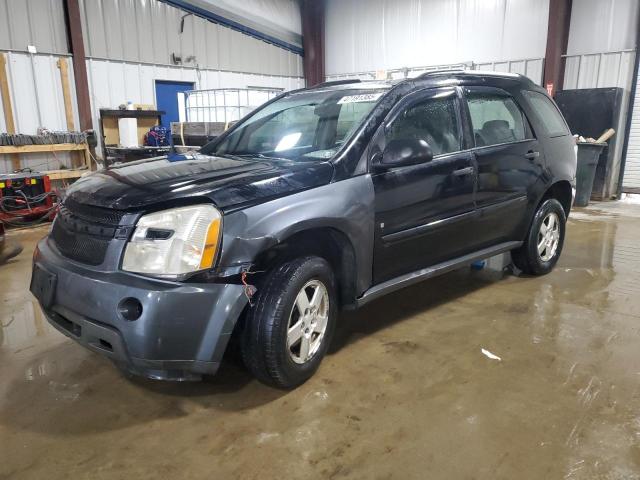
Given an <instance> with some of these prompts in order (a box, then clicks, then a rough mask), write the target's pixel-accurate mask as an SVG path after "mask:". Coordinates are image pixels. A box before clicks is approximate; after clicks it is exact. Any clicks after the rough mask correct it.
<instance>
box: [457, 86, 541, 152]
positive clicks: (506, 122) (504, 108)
mask: <svg viewBox="0 0 640 480" xmlns="http://www.w3.org/2000/svg"><path fill="white" fill-rule="evenodd" d="M466 97H467V104H468V105H469V114H470V116H471V124H472V126H473V134H474V137H475V142H476V147H487V146H490V145H500V144H503V143H511V142H519V141H521V140H526V139H527V138H531V134H530V131H529V128H527V124H526V119H525V118H524V116H523V114H522V111H521V110H520V108H519V107H518V105H517V104H516V102H515V101H514V100H513V99H512V98H511V97H509V96H506V95H500V94H493V93H485V92H467V95H466Z"/></svg>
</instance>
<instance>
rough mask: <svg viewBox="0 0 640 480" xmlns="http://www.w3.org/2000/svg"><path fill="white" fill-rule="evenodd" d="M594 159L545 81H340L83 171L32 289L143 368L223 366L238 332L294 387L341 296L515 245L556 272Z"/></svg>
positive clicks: (152, 373)
mask: <svg viewBox="0 0 640 480" xmlns="http://www.w3.org/2000/svg"><path fill="white" fill-rule="evenodd" d="M575 172H576V157H575V152H574V141H573V139H572V137H571V134H570V132H569V129H568V128H567V125H566V123H565V121H564V119H563V118H562V116H561V114H560V112H559V111H558V109H557V108H556V105H555V104H554V102H553V101H552V100H551V99H550V98H549V97H548V96H547V94H546V92H545V91H544V90H543V89H541V88H540V87H538V86H537V85H535V84H534V83H533V82H531V81H530V80H529V79H527V78H525V77H522V76H519V75H514V74H497V73H482V72H467V71H448V72H437V73H429V74H425V75H423V76H421V77H418V78H415V79H408V80H404V81H400V82H396V83H393V82H359V81H343V82H329V83H325V84H322V85H319V86H317V87H314V88H309V89H303V90H297V91H292V92H288V93H285V94H283V95H281V96H279V97H278V98H276V99H274V100H272V101H270V102H268V103H266V104H265V105H263V106H262V107H261V108H259V109H258V110H256V111H254V112H253V113H251V114H250V115H249V116H247V117H246V118H244V119H242V120H241V121H240V122H238V124H237V125H235V126H234V127H233V128H231V129H230V130H228V131H227V132H225V133H224V134H223V135H222V136H220V137H219V138H217V139H216V140H214V141H212V142H211V143H209V144H208V145H206V146H205V147H203V148H202V150H201V151H200V152H199V153H192V154H187V155H170V156H168V157H161V158H155V159H150V160H142V161H137V162H133V163H128V164H125V165H123V166H119V167H115V168H110V169H107V170H101V171H98V172H96V173H94V174H92V175H89V176H87V177H85V178H82V179H81V180H79V181H78V182H77V183H75V184H74V185H73V187H72V188H71V189H69V191H68V195H67V197H66V199H65V200H64V202H63V204H62V205H61V207H60V211H59V214H58V216H57V218H56V220H55V223H54V225H53V228H52V231H51V234H50V235H49V236H48V237H47V238H45V239H43V240H42V241H41V242H40V243H39V245H38V247H37V250H36V252H35V255H34V267H33V275H32V281H31V290H32V292H33V293H34V294H35V295H36V297H37V298H38V300H39V301H40V304H41V306H42V308H43V310H44V312H45V314H46V316H47V318H48V319H49V321H50V322H51V323H52V324H53V325H54V326H55V327H56V328H57V329H59V330H60V331H61V332H62V333H64V334H65V335H68V336H69V337H71V338H73V339H75V340H77V341H78V342H80V343H81V344H83V345H84V346H86V347H88V348H90V349H91V350H93V351H96V352H99V353H101V354H103V355H105V356H107V357H109V358H111V359H112V360H113V361H114V362H115V363H116V364H118V365H119V366H121V367H123V368H125V369H127V370H128V371H130V372H132V373H136V374H141V375H145V376H148V377H152V378H159V379H176V380H177V379H180V380H184V379H193V378H200V376H201V375H203V374H213V373H215V372H216V370H217V369H218V366H219V364H220V361H221V359H222V356H223V354H224V352H225V349H226V348H227V345H228V343H229V340H230V339H231V338H232V337H233V338H234V341H237V342H238V344H239V346H240V348H241V351H242V356H243V358H244V361H245V363H246V365H247V367H248V368H249V369H250V370H251V372H253V373H254V374H255V375H256V376H257V377H258V378H259V379H260V380H262V381H264V382H267V383H269V384H272V385H276V386H280V387H293V386H296V385H299V384H300V383H302V382H304V381H305V380H306V379H308V378H309V377H310V376H311V375H312V374H313V373H314V371H315V370H316V369H317V368H318V365H319V364H320V361H321V360H322V358H323V356H324V355H325V352H326V351H327V348H328V346H329V343H330V340H331V336H332V333H333V331H334V327H335V324H336V321H337V318H338V311H339V310H340V309H344V308H355V307H359V306H361V305H363V304H365V303H367V302H369V301H371V300H373V299H376V298H378V297H380V296H382V295H384V294H386V293H389V292H392V291H394V290H397V289H399V288H402V287H404V286H407V285H411V284H413V283H415V282H419V281H421V280H423V279H425V278H428V277H432V276H434V275H438V274H441V273H444V272H447V271H449V270H451V269H454V268H458V267H460V266H464V265H469V264H470V263H472V262H474V261H476V260H479V259H483V258H488V257H491V256H493V255H496V254H499V253H503V252H508V251H511V253H512V257H513V262H514V263H515V265H516V266H517V267H518V268H519V269H520V270H522V271H524V272H525V273H527V274H532V275H540V274H545V273H547V272H549V271H550V270H551V269H552V268H553V266H554V265H555V263H556V262H557V260H558V257H559V256H560V252H561V250H562V244H563V239H564V233H565V223H566V218H567V215H568V214H569V210H570V208H571V204H572V198H573V192H574V182H575Z"/></svg>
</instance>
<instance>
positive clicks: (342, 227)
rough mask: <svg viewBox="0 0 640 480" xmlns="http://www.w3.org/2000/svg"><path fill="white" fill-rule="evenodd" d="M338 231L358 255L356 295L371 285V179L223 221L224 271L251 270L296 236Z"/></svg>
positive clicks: (345, 182)
mask: <svg viewBox="0 0 640 480" xmlns="http://www.w3.org/2000/svg"><path fill="white" fill-rule="evenodd" d="M327 227H329V228H333V229H335V230H338V231H340V232H342V233H343V234H344V235H346V236H347V238H348V239H349V240H350V241H351V243H352V245H353V246H354V250H355V257H356V258H355V260H356V289H357V293H358V294H360V293H362V292H364V291H365V290H366V289H367V288H368V287H369V286H370V285H371V275H372V264H373V239H374V191H373V183H372V181H371V176H370V175H360V176H357V177H352V178H349V179H347V180H342V181H338V182H335V183H330V184H328V185H323V186H321V187H317V188H313V189H310V190H305V191H303V192H299V193H296V194H293V195H289V196H287V197H283V198H278V199H275V200H272V201H269V202H265V203H262V204H260V205H256V206H252V207H249V208H246V209H244V210H240V211H238V212H234V213H231V214H229V215H228V216H225V217H224V228H223V236H222V250H221V253H220V262H219V268H221V269H225V268H231V269H233V268H236V267H241V266H244V265H247V264H251V263H252V262H253V261H254V260H255V259H256V257H257V256H258V255H259V254H260V253H262V252H264V251H265V250H267V249H269V248H270V247H273V246H275V245H277V244H279V243H281V242H283V241H284V240H286V239H287V238H289V237H291V236H292V235H295V234H296V233H300V232H303V231H305V230H309V229H314V228H327Z"/></svg>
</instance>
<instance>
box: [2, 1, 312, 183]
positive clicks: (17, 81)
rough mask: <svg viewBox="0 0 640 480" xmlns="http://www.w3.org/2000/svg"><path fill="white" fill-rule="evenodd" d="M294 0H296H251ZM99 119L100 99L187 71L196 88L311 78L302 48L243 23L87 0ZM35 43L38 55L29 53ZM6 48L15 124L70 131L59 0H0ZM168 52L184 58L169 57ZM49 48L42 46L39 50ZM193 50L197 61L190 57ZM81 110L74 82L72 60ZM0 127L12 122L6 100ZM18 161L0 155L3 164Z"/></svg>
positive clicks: (138, 92) (52, 164)
mask: <svg viewBox="0 0 640 480" xmlns="http://www.w3.org/2000/svg"><path fill="white" fill-rule="evenodd" d="M250 1H251V2H253V3H254V4H255V2H258V1H262V2H266V3H265V5H264V8H267V7H268V6H269V5H267V4H268V3H269V2H270V1H271V2H276V3H278V2H280V3H281V2H285V3H287V2H289V1H290V0H250ZM212 3H213V0H212ZM80 5H81V9H82V10H81V13H82V17H83V30H84V35H85V49H86V53H87V57H88V60H87V71H88V76H89V83H90V85H89V88H90V97H91V107H92V115H93V123H94V128H96V129H98V128H99V123H98V111H99V109H100V108H105V107H110V108H113V107H117V106H118V105H120V104H121V103H125V102H127V101H132V102H134V103H151V104H153V103H155V82H154V81H155V80H188V81H193V82H194V83H195V85H196V88H222V87H240V88H244V87H247V86H264V87H275V88H283V89H285V90H288V89H293V88H300V87H302V86H304V79H303V78H302V75H303V73H302V57H301V56H300V55H297V54H295V53H293V52H290V51H288V50H285V49H283V48H280V47H277V46H274V45H271V44H268V43H266V42H264V41H262V40H259V39H257V38H254V37H251V36H248V35H246V34H243V33H240V32H238V31H235V30H232V29H230V28H227V27H223V26H220V25H217V24H214V23H211V22H209V21H207V20H204V19H202V18H199V17H196V16H195V15H188V16H185V18H184V31H183V33H182V34H181V33H180V23H181V18H182V17H183V15H185V12H184V11H182V10H179V9H177V8H174V7H171V6H169V5H167V4H165V3H162V2H160V1H158V0H80ZM28 45H35V47H36V48H37V50H38V54H37V55H31V54H27V53H25V52H26V51H27V46H28ZM0 50H2V51H6V52H9V53H8V71H9V83H10V91H11V95H12V102H13V109H14V116H15V119H16V128H17V131H18V132H19V133H27V134H34V133H36V131H37V129H38V127H46V128H48V129H51V130H66V123H65V117H64V105H63V101H62V89H61V86H60V74H59V71H58V69H57V67H56V62H57V60H58V58H60V56H64V55H67V54H68V44H67V36H66V27H65V20H64V10H63V2H62V0H0ZM171 53H176V54H177V55H181V56H182V58H183V60H185V62H184V65H182V66H175V65H171V58H170V55H171ZM42 54H45V55H42ZM190 56H193V57H194V58H193V59H192V60H190V61H188V62H187V61H186V59H187V57H190ZM69 69H70V75H71V87H72V97H73V99H74V101H73V108H74V114H75V116H76V125H78V123H79V122H78V119H77V105H76V103H75V84H74V82H73V68H72V65H71V62H70V61H69ZM0 131H6V126H5V125H4V116H3V112H2V106H1V104H0ZM22 164H23V166H25V167H32V168H40V169H56V168H59V167H60V166H61V165H63V166H66V167H69V166H70V160H69V155H68V154H65V153H63V154H56V155H35V154H29V155H23V156H22ZM10 170H11V162H10V161H9V159H8V158H7V157H6V156H3V155H0V172H7V171H10Z"/></svg>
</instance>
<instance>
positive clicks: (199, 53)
mask: <svg viewBox="0 0 640 480" xmlns="http://www.w3.org/2000/svg"><path fill="white" fill-rule="evenodd" d="M80 8H81V14H82V21H83V32H84V41H85V49H86V51H87V56H88V57H92V58H100V59H109V60H126V61H130V62H142V63H149V64H156V65H171V64H172V61H171V54H172V53H174V54H176V55H178V56H181V57H182V62H183V63H182V64H183V66H190V67H198V68H203V69H210V70H225V71H234V72H244V73H261V74H267V75H283V76H290V77H296V76H302V57H301V56H300V55H297V54H295V53H293V52H290V51H288V50H285V49H283V48H280V47H277V46H275V45H272V44H269V43H266V42H264V41H262V40H259V39H257V38H254V37H250V36H249V35H246V34H243V33H240V32H238V31H236V30H232V29H231V28H227V27H224V26H221V25H217V24H215V23H212V22H209V21H207V20H205V19H203V18H200V17H197V16H195V15H187V16H185V12H184V11H183V10H180V9H177V8H174V7H172V6H170V5H167V4H166V3H163V2H160V1H158V0H148V1H143V0H81V1H80ZM183 17H184V29H183V32H182V33H181V32H180V25H181V19H182V18H183Z"/></svg>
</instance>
